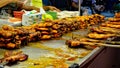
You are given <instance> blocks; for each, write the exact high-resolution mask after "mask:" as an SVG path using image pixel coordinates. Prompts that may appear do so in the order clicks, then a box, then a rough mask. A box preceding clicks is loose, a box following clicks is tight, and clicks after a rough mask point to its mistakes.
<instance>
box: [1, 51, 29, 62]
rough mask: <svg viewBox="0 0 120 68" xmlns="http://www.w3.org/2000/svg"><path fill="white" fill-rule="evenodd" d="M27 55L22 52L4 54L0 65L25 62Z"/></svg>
mask: <svg viewBox="0 0 120 68" xmlns="http://www.w3.org/2000/svg"><path fill="white" fill-rule="evenodd" d="M27 58H28V55H26V54H24V53H23V52H19V51H18V53H17V52H13V51H12V52H11V51H10V52H9V51H8V53H7V52H6V53H5V55H4V57H3V58H1V59H0V63H4V62H6V63H7V64H8V63H12V62H17V61H24V60H27Z"/></svg>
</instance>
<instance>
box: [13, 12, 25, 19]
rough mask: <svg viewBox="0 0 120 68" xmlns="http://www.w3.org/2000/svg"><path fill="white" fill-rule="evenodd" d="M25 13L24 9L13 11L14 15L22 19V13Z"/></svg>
mask: <svg viewBox="0 0 120 68" xmlns="http://www.w3.org/2000/svg"><path fill="white" fill-rule="evenodd" d="M23 14H24V12H23V11H14V12H13V15H14V17H15V18H20V19H22V15H23Z"/></svg>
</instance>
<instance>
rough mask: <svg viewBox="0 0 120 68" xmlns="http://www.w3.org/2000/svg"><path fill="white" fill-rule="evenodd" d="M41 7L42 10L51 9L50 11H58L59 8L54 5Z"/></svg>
mask: <svg viewBox="0 0 120 68" xmlns="http://www.w3.org/2000/svg"><path fill="white" fill-rule="evenodd" d="M43 9H44V10H46V11H47V10H51V11H58V12H60V11H61V10H60V9H58V8H56V7H54V6H43Z"/></svg>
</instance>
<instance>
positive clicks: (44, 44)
mask: <svg viewBox="0 0 120 68" xmlns="http://www.w3.org/2000/svg"><path fill="white" fill-rule="evenodd" d="M87 32H88V31H87V30H77V31H73V32H71V33H67V34H65V35H63V36H62V37H61V38H60V39H53V40H47V41H38V42H31V43H29V44H28V45H27V46H25V47H22V48H21V49H16V50H21V51H23V52H24V53H25V54H28V55H29V59H33V60H34V59H35V60H37V59H40V57H55V58H61V56H59V55H57V56H56V53H55V51H58V52H59V53H65V54H66V53H67V54H69V55H72V56H76V55H77V56H78V55H79V57H78V58H77V59H76V60H74V61H66V62H65V63H67V64H68V65H71V64H73V63H78V64H80V65H81V64H82V63H83V62H85V61H86V60H87V59H89V58H90V57H91V56H92V55H93V54H95V53H98V52H99V50H100V49H101V48H99V47H97V48H95V49H94V50H88V49H84V48H76V49H74V48H69V47H67V45H65V40H66V39H70V38H72V37H73V36H74V37H80V38H81V37H84V36H85V35H86V34H87ZM59 50H60V51H61V50H62V51H63V52H60V51H59ZM5 51H6V49H0V58H1V57H3V53H4V52H5ZM84 52H88V54H87V55H86V56H84V57H82V56H81V54H82V53H84ZM74 54H75V55H74ZM62 58H63V57H62ZM5 67H7V68H29V64H28V63H27V61H25V62H18V63H17V64H15V65H12V66H5ZM49 68H52V67H49Z"/></svg>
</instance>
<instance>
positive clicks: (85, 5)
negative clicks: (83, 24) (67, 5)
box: [72, 0, 104, 15]
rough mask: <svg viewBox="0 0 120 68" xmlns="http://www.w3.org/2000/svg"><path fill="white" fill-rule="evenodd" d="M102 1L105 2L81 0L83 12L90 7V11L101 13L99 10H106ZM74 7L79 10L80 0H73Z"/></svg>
mask: <svg viewBox="0 0 120 68" xmlns="http://www.w3.org/2000/svg"><path fill="white" fill-rule="evenodd" d="M101 2H103V1H99V0H80V3H81V7H80V8H81V12H82V13H83V12H84V11H85V10H86V9H88V11H90V12H91V13H92V14H93V13H99V11H103V10H104V6H103V5H102V4H100V3H101ZM98 3H99V4H98ZM72 7H73V10H78V8H79V0H72ZM81 15H82V14H81Z"/></svg>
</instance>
